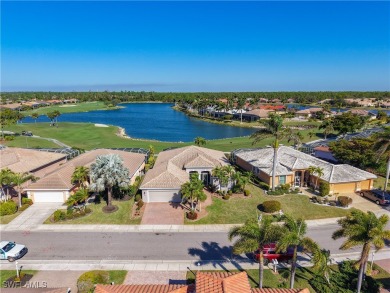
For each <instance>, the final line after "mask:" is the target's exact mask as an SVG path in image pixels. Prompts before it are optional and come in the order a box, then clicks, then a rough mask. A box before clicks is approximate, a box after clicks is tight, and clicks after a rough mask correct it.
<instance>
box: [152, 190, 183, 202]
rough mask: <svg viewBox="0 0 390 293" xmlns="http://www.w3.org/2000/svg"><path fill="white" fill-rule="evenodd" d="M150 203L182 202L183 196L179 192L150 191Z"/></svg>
mask: <svg viewBox="0 0 390 293" xmlns="http://www.w3.org/2000/svg"><path fill="white" fill-rule="evenodd" d="M148 193H149V201H148V202H170V201H172V202H180V201H181V196H180V193H179V191H178V190H170V191H158V190H153V191H152V190H149V192H148Z"/></svg>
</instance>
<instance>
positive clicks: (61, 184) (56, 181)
mask: <svg viewBox="0 0 390 293" xmlns="http://www.w3.org/2000/svg"><path fill="white" fill-rule="evenodd" d="M108 154H117V155H119V156H120V157H121V158H122V160H123V165H124V166H125V167H126V168H127V169H129V174H130V182H131V183H134V181H135V178H136V177H137V176H140V175H142V174H143V170H144V167H145V159H146V155H145V154H140V153H132V152H126V151H120V150H110V149H96V150H92V151H89V152H86V153H84V154H81V155H80V156H78V157H76V158H74V159H72V160H70V161H68V162H67V163H66V164H64V165H63V166H61V167H60V168H57V169H56V170H54V171H53V172H51V173H50V174H47V175H46V176H44V177H42V178H41V179H39V180H38V181H36V182H35V183H32V184H30V185H29V186H28V187H26V188H25V191H27V195H28V197H29V198H31V199H32V200H33V201H34V202H65V201H66V200H67V199H68V198H69V196H71V195H72V193H73V192H74V191H75V189H76V188H77V186H76V185H75V184H73V183H72V181H71V178H72V174H73V172H74V170H75V169H76V167H79V166H85V167H89V166H90V165H91V164H92V163H94V162H95V160H96V157H97V156H100V155H108Z"/></svg>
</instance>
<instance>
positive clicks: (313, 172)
mask: <svg viewBox="0 0 390 293" xmlns="http://www.w3.org/2000/svg"><path fill="white" fill-rule="evenodd" d="M308 170H309V173H310V175H314V176H316V181H315V185H314V189H317V187H318V178H320V177H321V176H323V175H324V169H323V168H321V167H315V166H310V167H309V169H308Z"/></svg>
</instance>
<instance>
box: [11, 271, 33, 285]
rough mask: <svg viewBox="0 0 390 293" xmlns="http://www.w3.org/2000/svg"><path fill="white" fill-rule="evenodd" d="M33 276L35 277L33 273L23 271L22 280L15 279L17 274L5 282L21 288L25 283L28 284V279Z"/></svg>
mask: <svg viewBox="0 0 390 293" xmlns="http://www.w3.org/2000/svg"><path fill="white" fill-rule="evenodd" d="M32 277H33V275H30V274H24V273H22V274H21V278H20V282H16V281H15V278H16V275H15V276H13V277H11V278H8V279H7V280H6V281H5V282H4V283H5V284H7V287H8V288H20V287H23V286H24V285H26V283H27V282H28V281H30V280H31V278H32Z"/></svg>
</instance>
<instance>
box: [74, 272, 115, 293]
mask: <svg viewBox="0 0 390 293" xmlns="http://www.w3.org/2000/svg"><path fill="white" fill-rule="evenodd" d="M109 281H110V275H109V273H108V272H107V271H89V272H85V273H84V274H82V275H81V276H80V277H79V279H78V280H77V289H78V292H80V293H87V292H93V290H94V286H95V285H96V284H108V283H109Z"/></svg>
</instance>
